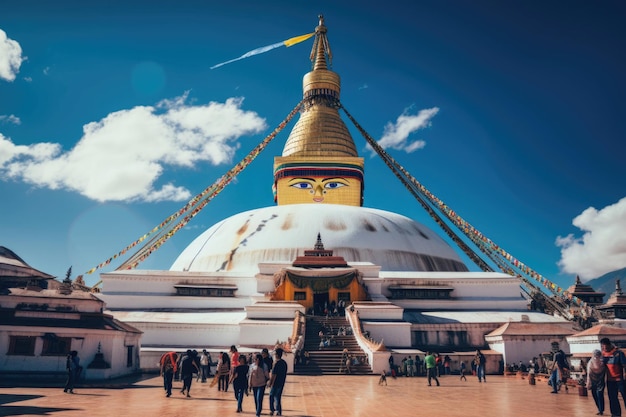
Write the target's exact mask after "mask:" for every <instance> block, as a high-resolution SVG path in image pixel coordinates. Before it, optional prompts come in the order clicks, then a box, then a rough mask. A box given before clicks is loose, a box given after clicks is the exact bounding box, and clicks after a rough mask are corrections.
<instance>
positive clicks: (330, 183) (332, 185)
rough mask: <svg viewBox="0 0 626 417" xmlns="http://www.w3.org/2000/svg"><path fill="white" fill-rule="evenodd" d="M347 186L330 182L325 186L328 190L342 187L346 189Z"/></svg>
mask: <svg viewBox="0 0 626 417" xmlns="http://www.w3.org/2000/svg"><path fill="white" fill-rule="evenodd" d="M345 186H346V184H342V183H340V182H329V183H327V184H325V185H324V188H327V189H329V190H334V189H336V188H341V187H345Z"/></svg>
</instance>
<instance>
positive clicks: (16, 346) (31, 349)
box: [7, 336, 37, 356]
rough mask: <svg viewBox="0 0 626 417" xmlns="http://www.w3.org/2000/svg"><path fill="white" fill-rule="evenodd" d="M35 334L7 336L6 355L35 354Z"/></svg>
mask: <svg viewBox="0 0 626 417" xmlns="http://www.w3.org/2000/svg"><path fill="white" fill-rule="evenodd" d="M36 340H37V338H36V337H35V336H9V351H8V352H7V355H21V356H35V341H36Z"/></svg>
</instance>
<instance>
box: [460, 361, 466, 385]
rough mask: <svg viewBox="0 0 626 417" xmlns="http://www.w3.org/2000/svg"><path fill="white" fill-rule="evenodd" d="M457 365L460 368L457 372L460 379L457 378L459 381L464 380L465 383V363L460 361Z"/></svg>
mask: <svg viewBox="0 0 626 417" xmlns="http://www.w3.org/2000/svg"><path fill="white" fill-rule="evenodd" d="M459 365H460V367H461V370H460V371H459V372H460V373H461V378H459V381H461V380H464V381H466V382H467V378H466V377H465V361H461V363H460V364H459Z"/></svg>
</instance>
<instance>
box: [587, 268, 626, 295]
mask: <svg viewBox="0 0 626 417" xmlns="http://www.w3.org/2000/svg"><path fill="white" fill-rule="evenodd" d="M618 279H619V280H620V284H621V287H622V291H624V292H626V268H622V269H618V270H617V271H613V272H608V273H606V274H604V275H602V276H601V277H598V278H594V279H592V280H590V281H587V282H586V284H589V285H591V286H592V287H593V289H594V290H596V291H598V292H603V293H605V294H606V295H605V296H604V302H606V301H607V300H608V299H609V296H610V295H611V294H612V293H614V292H615V281H616V280H618Z"/></svg>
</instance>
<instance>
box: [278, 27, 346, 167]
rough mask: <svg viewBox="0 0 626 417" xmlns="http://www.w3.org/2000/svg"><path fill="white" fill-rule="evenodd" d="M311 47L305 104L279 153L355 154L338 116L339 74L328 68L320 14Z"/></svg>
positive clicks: (304, 89)
mask: <svg viewBox="0 0 626 417" xmlns="http://www.w3.org/2000/svg"><path fill="white" fill-rule="evenodd" d="M319 18H320V20H319V25H318V26H317V27H316V28H315V41H314V42H313V48H312V50H311V64H312V68H313V70H312V71H311V72H309V73H307V74H306V75H305V76H304V78H303V80H302V87H303V98H304V107H303V109H302V112H301V114H300V119H299V120H298V122H297V123H296V125H295V126H294V128H293V129H292V131H291V133H290V135H289V138H288V139H287V143H285V147H284V148H283V154H282V156H297V157H320V156H322V157H326V156H332V157H358V153H357V151H356V146H355V145H354V141H353V140H352V136H351V135H350V132H349V131H348V128H347V127H346V125H345V124H344V122H343V120H341V117H340V116H339V111H338V108H339V93H340V91H341V81H340V78H339V75H338V74H337V73H335V72H333V71H330V70H329V69H328V64H331V62H332V53H331V51H330V45H329V44H328V38H327V37H326V32H327V29H326V26H325V25H324V17H323V16H321V15H320V16H319Z"/></svg>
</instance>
